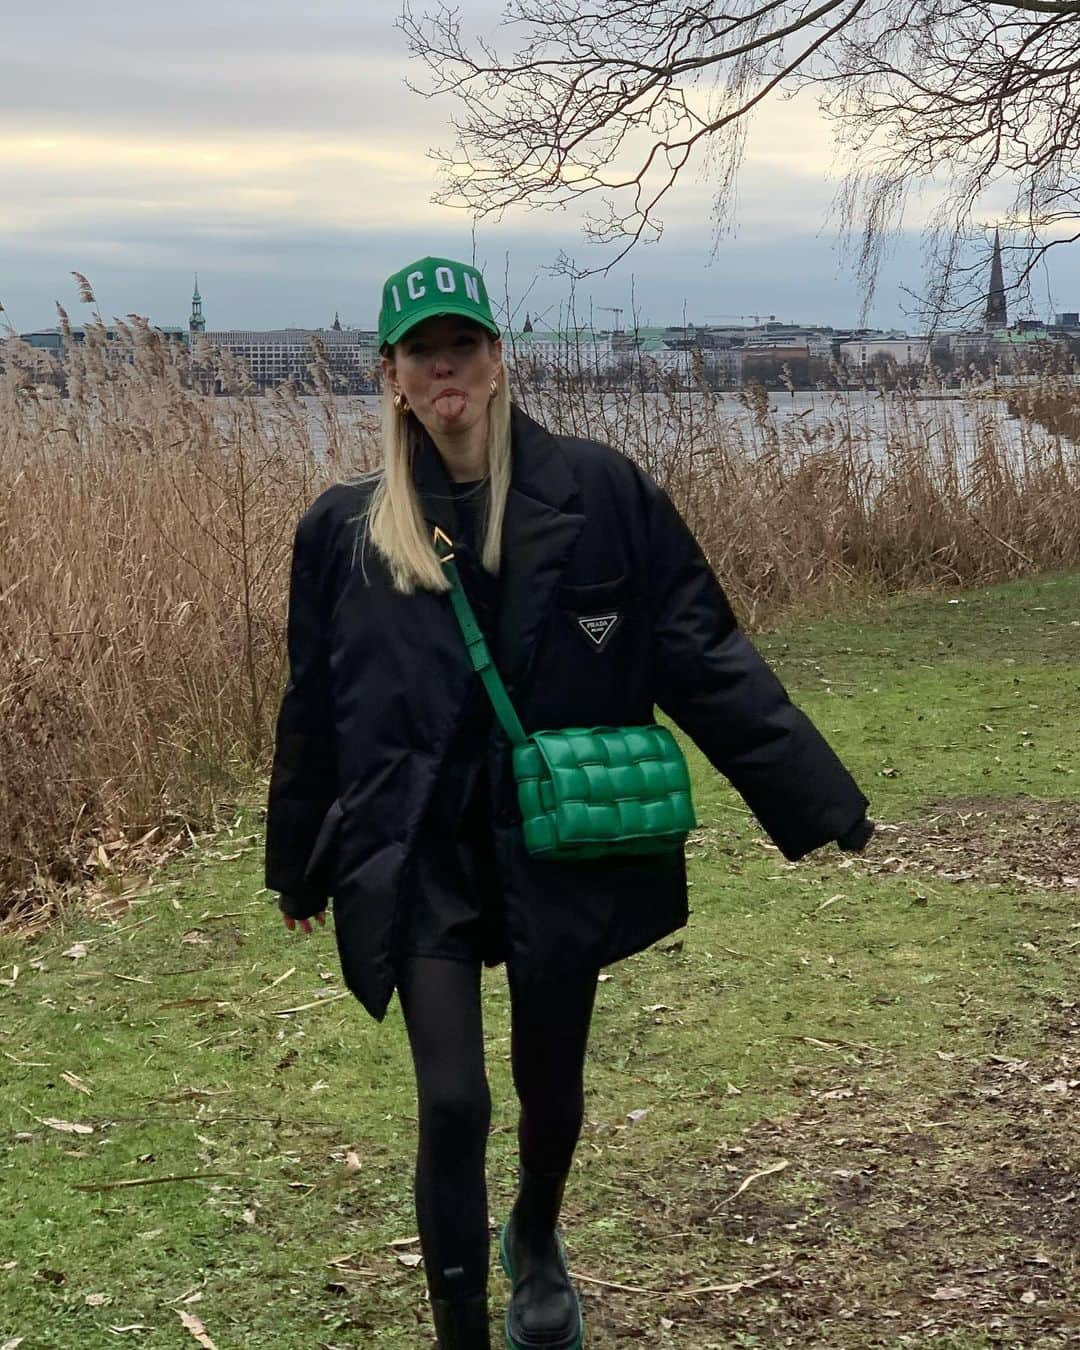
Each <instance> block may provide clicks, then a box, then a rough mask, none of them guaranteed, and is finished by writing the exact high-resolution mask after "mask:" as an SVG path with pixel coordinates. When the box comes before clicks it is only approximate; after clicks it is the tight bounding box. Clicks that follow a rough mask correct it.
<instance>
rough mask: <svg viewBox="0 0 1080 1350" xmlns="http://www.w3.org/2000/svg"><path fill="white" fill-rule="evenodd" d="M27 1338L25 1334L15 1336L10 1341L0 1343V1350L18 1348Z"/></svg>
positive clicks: (16, 1349) (15, 1349)
mask: <svg viewBox="0 0 1080 1350" xmlns="http://www.w3.org/2000/svg"><path fill="white" fill-rule="evenodd" d="M25 1340H26V1337H25V1336H13V1337H12V1338H11V1340H10V1341H5V1342H4V1344H3V1345H0V1350H18V1347H19V1346H20V1345H22V1343H23V1341H25Z"/></svg>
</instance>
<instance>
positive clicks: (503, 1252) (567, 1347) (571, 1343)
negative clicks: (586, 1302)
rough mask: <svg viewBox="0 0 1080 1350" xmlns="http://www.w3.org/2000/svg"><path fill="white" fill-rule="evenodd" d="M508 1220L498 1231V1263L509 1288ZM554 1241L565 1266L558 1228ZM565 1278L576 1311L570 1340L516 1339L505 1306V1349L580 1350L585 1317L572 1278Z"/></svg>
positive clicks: (510, 1279) (511, 1275) (583, 1338)
mask: <svg viewBox="0 0 1080 1350" xmlns="http://www.w3.org/2000/svg"><path fill="white" fill-rule="evenodd" d="M508 1227H509V1222H507V1223H504V1224H503V1226H502V1230H501V1232H500V1233H499V1264H500V1265H501V1266H502V1269H503V1274H504V1275H505V1276H506V1278H507V1279H508V1280H509V1281H510V1285H511V1289H512V1288H513V1284H514V1271H513V1268H512V1266H511V1265H510V1251H509V1248H508V1247H507V1243H506V1230H507V1228H508ZM555 1241H556V1242H557V1243H558V1247H559V1256H560V1257H561V1258H562V1263H563V1267H564V1268H565V1267H566V1248H565V1247H564V1246H563V1240H562V1235H561V1234H560V1233H559V1231H558V1229H556V1230H555ZM567 1279H568V1281H569V1284H570V1290H571V1292H572V1293H573V1295H574V1307H575V1309H576V1311H577V1319H578V1331H577V1332H576V1333H575V1334H574V1336H573V1338H572V1339H571V1340H562V1341H557V1342H556V1341H547V1342H540V1341H517V1340H515V1339H514V1337H513V1335H512V1334H511V1331H510V1309H509V1308H507V1310H506V1316H505V1317H504V1318H503V1331H504V1332H505V1333H506V1345H507V1350H582V1347H583V1346H584V1344H585V1318H584V1317H583V1316H582V1312H581V1299H580V1298H579V1297H578V1291H577V1290H576V1289H575V1288H574V1282H573V1280H570V1277H569V1274H568V1275H567Z"/></svg>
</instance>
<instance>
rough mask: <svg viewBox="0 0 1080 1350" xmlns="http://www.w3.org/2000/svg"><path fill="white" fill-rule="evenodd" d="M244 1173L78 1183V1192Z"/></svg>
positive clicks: (191, 1173) (197, 1173)
mask: <svg viewBox="0 0 1080 1350" xmlns="http://www.w3.org/2000/svg"><path fill="white" fill-rule="evenodd" d="M240 1176H243V1173H242V1172H179V1173H177V1174H176V1175H175V1176H171V1177H131V1178H129V1179H128V1180H125V1181H88V1182H81V1183H80V1182H76V1183H74V1185H73V1188H72V1189H74V1190H76V1191H118V1190H119V1189H120V1188H121V1187H122V1186H159V1185H161V1184H162V1183H163V1182H166V1181H201V1180H202V1178H203V1177H240Z"/></svg>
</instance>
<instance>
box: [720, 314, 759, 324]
mask: <svg viewBox="0 0 1080 1350" xmlns="http://www.w3.org/2000/svg"><path fill="white" fill-rule="evenodd" d="M705 317H706V318H707V319H753V321H754V322H755V323H756V324H760V323H761V322H762V321H763V320H765V321H767V322H769V323H775V322H776V315H775V314H706V315H705Z"/></svg>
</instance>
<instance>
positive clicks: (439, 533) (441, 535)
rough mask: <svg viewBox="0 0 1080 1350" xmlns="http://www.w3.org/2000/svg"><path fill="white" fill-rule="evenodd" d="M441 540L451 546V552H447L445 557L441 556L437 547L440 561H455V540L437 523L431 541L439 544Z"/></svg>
mask: <svg viewBox="0 0 1080 1350" xmlns="http://www.w3.org/2000/svg"><path fill="white" fill-rule="evenodd" d="M440 541H441V542H442V543H444V544H448V545H449V546H450V552H449V553H447V554H446V555H445V557H439V551H438V549H436V550H435V556H436V557H437V558H438V559H439V561H440V562H441V563H448V562H453V561H454V552H453V550H454V541H453V540H452V539H451V538H450V536H449V535H448V534H447V533H446V532H445V531H444V530H443V529H441V528H440V527H439V526H438V525H436V526H435V533H434V534H433V535H432V536H431V542H432V544H433V545H434V544H438V543H439V542H440Z"/></svg>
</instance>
